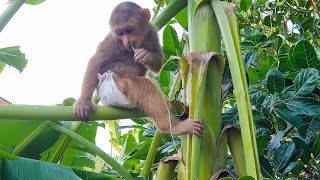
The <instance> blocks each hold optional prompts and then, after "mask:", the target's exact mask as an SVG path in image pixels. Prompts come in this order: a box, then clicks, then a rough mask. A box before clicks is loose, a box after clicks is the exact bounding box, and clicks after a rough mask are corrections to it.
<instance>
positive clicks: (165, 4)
mask: <svg viewBox="0 0 320 180" xmlns="http://www.w3.org/2000/svg"><path fill="white" fill-rule="evenodd" d="M42 1H43V0H33V1H32V0H28V1H21V0H12V1H10V5H9V6H8V9H7V10H6V11H5V12H4V13H3V14H2V15H1V16H0V27H1V30H2V29H3V28H4V27H5V25H6V23H7V22H8V21H9V20H10V19H11V17H12V16H13V15H14V14H15V12H16V11H17V10H18V9H19V8H20V7H21V6H22V5H23V3H24V2H26V3H29V4H38V3H41V2H42ZM171 1H172V2H171ZM171 1H170V0H158V1H156V3H157V4H158V6H157V8H156V9H155V11H156V12H155V15H158V16H157V17H155V18H154V19H153V23H154V24H155V25H156V26H157V27H158V28H159V29H161V28H164V31H163V34H162V42H163V50H164V53H165V60H164V61H165V63H164V66H163V68H162V69H161V72H160V73H159V74H158V75H156V76H155V75H153V74H150V78H151V79H152V80H154V81H157V82H158V83H159V85H160V86H161V89H162V91H163V92H164V94H166V95H167V96H168V98H169V99H170V100H171V101H172V102H175V103H173V104H177V102H179V103H178V104H180V106H177V107H176V106H174V107H175V108H174V109H173V111H174V113H175V114H177V115H181V116H185V115H188V116H189V117H190V118H196V119H199V120H202V122H203V125H204V129H205V131H204V136H203V137H202V138H198V137H196V136H194V135H184V136H181V137H171V136H168V135H162V134H160V133H159V132H158V131H156V129H155V128H154V127H153V125H152V123H150V122H149V121H146V120H147V118H142V117H143V116H144V115H143V114H142V113H140V112H133V111H124V110H120V109H116V108H110V107H100V108H98V111H97V112H96V113H95V114H93V115H92V117H91V120H100V119H118V118H132V121H134V122H135V125H131V126H120V125H119V123H118V122H117V121H116V120H114V121H98V122H94V121H90V122H88V123H81V122H73V120H74V118H73V115H72V107H71V106H72V104H73V103H74V101H75V99H73V98H68V99H66V100H65V101H64V102H63V103H62V104H58V105H57V106H49V107H48V106H22V105H8V104H9V102H7V101H5V100H3V99H1V98H0V104H2V105H0V179H21V178H22V177H23V179H44V178H46V179H66V178H67V179H79V178H81V179H98V178H101V179H156V178H157V179H176V178H178V179H210V178H212V179H217V178H223V177H225V176H224V175H225V174H229V179H230V178H231V179H232V178H237V177H238V176H240V177H241V178H240V179H253V178H254V179H262V178H275V179H285V178H303V179H319V178H320V165H319V164H320V78H319V71H320V51H319V50H320V49H319V45H320V33H319V32H320V31H319V26H320V10H319V9H320V3H319V2H317V1H315V0H308V1H305V0H277V1H271V0H270V1H269V0H256V1H254V2H252V1H251V0H240V1H237V2H239V4H238V8H237V9H236V10H235V9H234V4H232V3H233V1H232V0H229V1H228V2H220V1H218V0H211V1H202V0H189V1H187V0H171ZM173 24H178V25H180V26H181V27H182V28H183V29H184V31H185V32H184V34H183V36H182V38H179V36H178V33H177V31H176V29H175V28H174V27H177V26H173ZM8 65H9V66H12V67H14V68H16V69H17V70H19V71H20V72H22V71H23V69H24V68H25V67H26V65H27V60H26V59H25V55H24V54H23V53H22V52H21V51H20V50H19V47H18V46H15V47H8V48H2V49H0V72H2V71H3V70H4V69H5V66H8ZM0 75H1V74H0ZM0 96H1V95H0ZM95 102H97V100H96V99H95ZM181 104H182V106H181ZM181 107H182V108H181ZM47 120H50V121H47ZM98 127H102V128H108V129H109V131H110V136H111V144H112V148H113V151H115V152H117V154H118V156H117V157H114V158H113V157H111V156H109V155H108V154H106V153H105V152H104V151H102V150H101V149H100V148H98V147H97V146H96V145H95V138H96V135H97V128H98ZM123 129H126V130H127V131H126V132H124V133H122V134H121V132H120V130H123ZM162 158H163V159H162ZM161 159H162V160H161ZM49 162H51V163H49ZM24 175H28V176H24Z"/></svg>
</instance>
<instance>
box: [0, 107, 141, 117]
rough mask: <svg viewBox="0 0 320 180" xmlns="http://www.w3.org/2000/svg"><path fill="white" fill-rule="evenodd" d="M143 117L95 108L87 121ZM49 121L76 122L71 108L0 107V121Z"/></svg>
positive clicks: (126, 111)
mask: <svg viewBox="0 0 320 180" xmlns="http://www.w3.org/2000/svg"><path fill="white" fill-rule="evenodd" d="M144 116H145V115H144V114H143V113H141V112H139V111H136V110H124V109H120V108H114V107H109V106H97V109H96V111H95V112H94V113H92V114H91V115H90V119H89V120H91V121H92V120H101V119H104V120H114V119H127V118H139V117H144ZM8 119H14V120H42V121H43V120H51V121H58V120H59V121H60V120H64V121H77V120H76V119H75V118H74V116H73V107H72V106H36V105H11V104H1V105H0V121H1V120H8Z"/></svg>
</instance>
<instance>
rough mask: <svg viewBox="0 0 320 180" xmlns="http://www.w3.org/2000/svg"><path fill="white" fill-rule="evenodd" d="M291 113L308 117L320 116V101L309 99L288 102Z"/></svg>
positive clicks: (303, 98)
mask: <svg viewBox="0 0 320 180" xmlns="http://www.w3.org/2000/svg"><path fill="white" fill-rule="evenodd" d="M287 106H288V108H289V109H290V110H291V111H294V112H297V113H299V114H306V115H320V108H319V107H320V101H319V100H317V99H313V98H309V97H301V98H295V99H293V100H290V101H289V102H287Z"/></svg>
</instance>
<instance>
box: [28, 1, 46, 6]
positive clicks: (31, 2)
mask: <svg viewBox="0 0 320 180" xmlns="http://www.w3.org/2000/svg"><path fill="white" fill-rule="evenodd" d="M44 1H45V0H27V1H26V4H31V5H37V4H40V3H42V2H44Z"/></svg>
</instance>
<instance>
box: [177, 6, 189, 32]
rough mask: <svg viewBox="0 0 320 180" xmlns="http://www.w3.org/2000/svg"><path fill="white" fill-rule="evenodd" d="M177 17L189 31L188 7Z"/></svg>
mask: <svg viewBox="0 0 320 180" xmlns="http://www.w3.org/2000/svg"><path fill="white" fill-rule="evenodd" d="M175 19H176V20H177V21H178V23H179V24H180V25H181V26H182V27H183V29H184V30H186V31H188V8H184V9H183V10H182V11H180V12H179V13H178V14H177V15H176V16H175Z"/></svg>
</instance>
